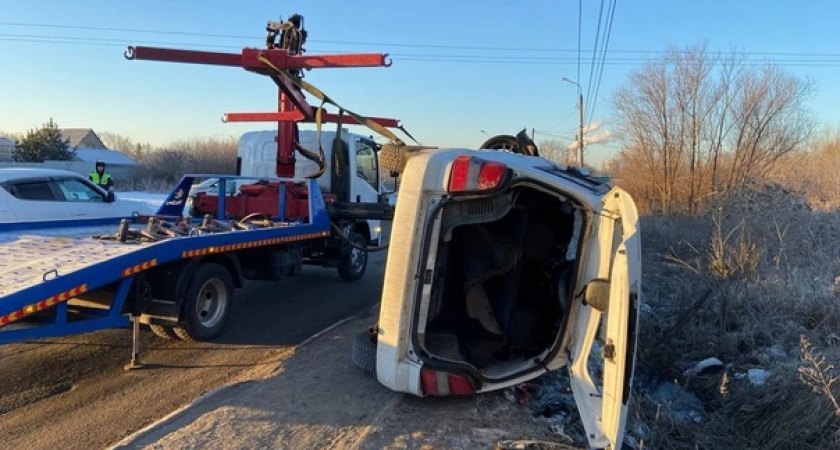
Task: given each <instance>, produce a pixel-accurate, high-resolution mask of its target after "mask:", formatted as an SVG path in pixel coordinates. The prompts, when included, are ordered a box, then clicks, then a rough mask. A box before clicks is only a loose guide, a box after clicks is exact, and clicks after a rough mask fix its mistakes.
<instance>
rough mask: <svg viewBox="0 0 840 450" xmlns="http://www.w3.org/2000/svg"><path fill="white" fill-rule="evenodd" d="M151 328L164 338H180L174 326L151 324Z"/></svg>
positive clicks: (156, 334)
mask: <svg viewBox="0 0 840 450" xmlns="http://www.w3.org/2000/svg"><path fill="white" fill-rule="evenodd" d="M149 329H150V330H152V333H154V334H155V336H157V337H159V338H163V339H179V338H178V335H177V334H175V330H173V329H172V327H168V326H166V325H155V324H149Z"/></svg>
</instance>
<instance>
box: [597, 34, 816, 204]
mask: <svg viewBox="0 0 840 450" xmlns="http://www.w3.org/2000/svg"><path fill="white" fill-rule="evenodd" d="M812 91H813V84H812V83H810V82H808V81H806V80H803V79H801V78H799V77H797V76H795V75H792V74H790V73H788V72H786V71H784V70H783V69H782V68H780V67H778V66H775V65H773V64H771V63H761V64H758V65H755V64H754V62H753V61H750V60H748V59H746V58H745V57H743V56H741V55H739V54H738V53H737V52H734V51H733V52H730V53H729V54H722V53H713V52H709V51H708V50H707V47H706V45H705V44H700V45H696V46H692V47H687V48H684V49H678V48H670V49H668V51H667V52H666V53H665V55H664V56H663V57H662V58H660V59H658V60H656V61H652V62H649V63H648V64H646V65H645V66H644V67H643V68H642V69H640V70H638V71H636V72H633V73H632V74H631V75H630V77H629V79H628V81H627V82H626V83H625V84H624V85H623V86H621V87H620V88H619V89H618V91H617V92H616V94H615V96H614V99H613V102H614V104H615V107H616V111H617V115H618V119H619V124H620V135H621V139H622V140H623V144H624V147H625V150H624V152H622V158H624V159H626V161H624V163H623V164H622V167H623V170H624V171H631V172H632V175H630V174H623V175H622V179H623V180H627V179H628V178H632V179H634V180H635V184H636V185H637V186H636V189H637V190H640V191H644V192H645V194H644V195H645V196H652V198H654V199H655V200H653V201H655V202H656V205H655V209H656V210H660V211H662V212H665V213H668V212H671V211H675V210H680V211H685V212H689V213H694V212H697V208H698V206H699V205H700V203H701V202H702V200H703V199H704V198H707V197H709V196H710V195H714V194H715V193H721V192H728V191H730V190H733V189H740V188H741V187H743V186H744V185H745V184H746V183H748V182H749V181H750V180H753V179H759V178H761V177H764V176H766V175H767V174H768V173H769V171H770V170H771V168H772V167H773V166H774V164H776V162H777V161H778V160H779V158H781V157H782V156H784V155H786V154H789V153H791V152H795V151H797V150H798V149H800V148H801V147H802V145H803V144H804V143H805V142H806V140H807V139H808V136H809V135H810V133H811V130H812V122H811V120H810V117H809V115H808V113H807V110H806V108H805V105H804V101H805V99H807V97H808V95H809V94H810V93H811V92H812ZM641 184H644V185H645V186H641Z"/></svg>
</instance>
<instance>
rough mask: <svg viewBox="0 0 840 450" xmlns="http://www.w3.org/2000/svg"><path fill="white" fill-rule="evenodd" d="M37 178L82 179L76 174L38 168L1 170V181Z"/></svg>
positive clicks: (68, 171) (67, 171)
mask: <svg viewBox="0 0 840 450" xmlns="http://www.w3.org/2000/svg"><path fill="white" fill-rule="evenodd" d="M35 177H74V178H82V176H81V175H79V174H78V173H76V172H73V171H70V170H61V169H41V168H38V167H8V168H0V181H8V180H17V179H21V178H35Z"/></svg>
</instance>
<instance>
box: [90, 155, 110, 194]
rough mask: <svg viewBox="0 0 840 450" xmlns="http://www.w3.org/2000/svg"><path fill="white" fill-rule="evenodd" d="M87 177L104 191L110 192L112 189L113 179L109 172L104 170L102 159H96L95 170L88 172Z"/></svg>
mask: <svg viewBox="0 0 840 450" xmlns="http://www.w3.org/2000/svg"><path fill="white" fill-rule="evenodd" d="M88 179H89V180H90V181H92V182H93V183H94V184H96V185H97V186H99V187H101V188H102V189H104V190H105V192H112V191H113V190H114V179H113V178H111V174H109V173H108V172H105V162H104V161H96V170H95V171H93V172H91V173H90V175H89V176H88Z"/></svg>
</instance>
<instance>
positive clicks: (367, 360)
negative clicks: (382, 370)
mask: <svg viewBox="0 0 840 450" xmlns="http://www.w3.org/2000/svg"><path fill="white" fill-rule="evenodd" d="M351 359H352V360H353V364H355V365H356V367H358V368H360V369H362V370H364V371H365V372H367V373H369V374H371V375H375V374H376V337H375V336H372V335H371V334H370V333H369V332H367V331H365V332H363V333H359V334H357V335H356V336H355V337H354V338H353V353H352V355H351Z"/></svg>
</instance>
